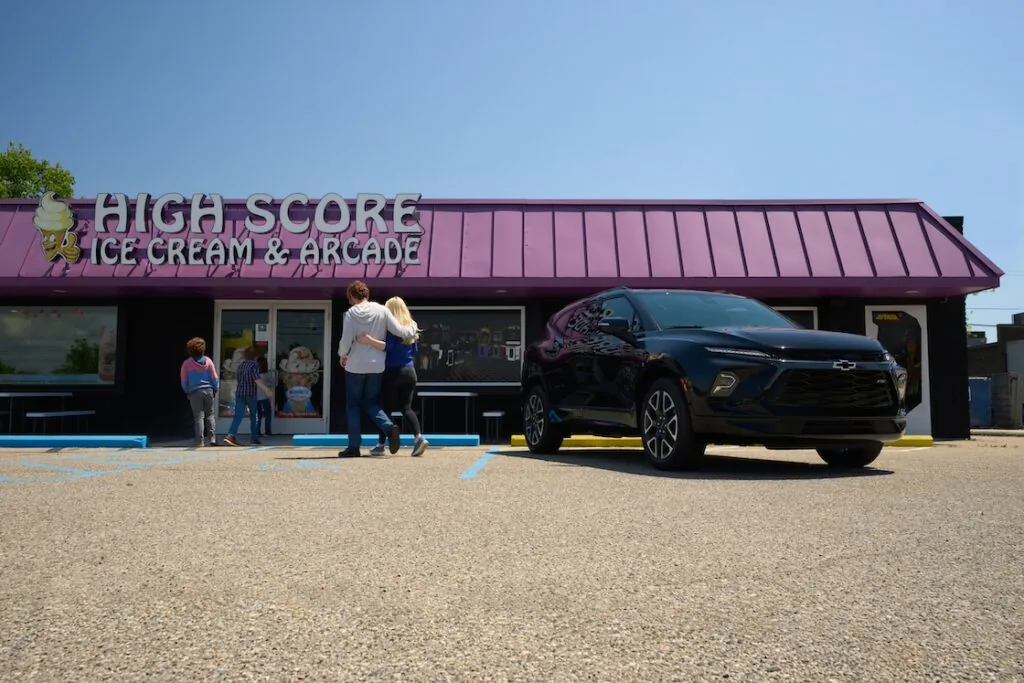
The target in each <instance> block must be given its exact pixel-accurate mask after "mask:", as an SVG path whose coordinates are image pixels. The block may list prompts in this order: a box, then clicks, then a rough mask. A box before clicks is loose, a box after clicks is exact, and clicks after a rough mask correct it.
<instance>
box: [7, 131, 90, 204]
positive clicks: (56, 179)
mask: <svg viewBox="0 0 1024 683" xmlns="http://www.w3.org/2000/svg"><path fill="white" fill-rule="evenodd" d="M74 191H75V176H73V175H72V174H71V171H69V170H67V169H66V168H64V167H63V166H61V165H60V164H51V163H50V162H49V161H45V160H41V159H36V158H35V157H33V156H32V152H31V151H29V149H28V148H27V147H25V145H22V144H21V143H18V144H17V145H15V144H14V143H13V142H11V143H8V145H7V149H6V150H4V151H2V152H0V197H4V198H7V199H38V198H39V197H41V196H42V194H43V193H44V192H53V193H54V194H55V195H57V196H58V197H61V198H62V199H70V198H71V197H72V196H74V195H73V193H74Z"/></svg>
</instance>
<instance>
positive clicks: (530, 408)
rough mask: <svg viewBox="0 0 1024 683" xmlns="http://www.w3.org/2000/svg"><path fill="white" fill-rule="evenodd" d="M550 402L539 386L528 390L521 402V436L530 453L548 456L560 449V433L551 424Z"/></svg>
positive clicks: (561, 435) (561, 436)
mask: <svg viewBox="0 0 1024 683" xmlns="http://www.w3.org/2000/svg"><path fill="white" fill-rule="evenodd" d="M550 411H551V402H550V401H549V400H548V396H547V394H546V393H545V392H544V390H543V389H542V388H540V387H539V386H535V387H533V388H532V389H530V390H529V391H528V392H527V394H526V398H525V399H524V400H523V436H524V437H526V447H527V448H529V449H530V452H531V453H537V454H538V455H550V454H553V453H557V452H558V449H559V448H561V447H562V438H563V436H564V435H563V433H562V431H561V430H560V429H559V428H558V427H556V426H555V425H553V424H551V418H550V416H549V414H550Z"/></svg>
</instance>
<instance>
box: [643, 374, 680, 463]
mask: <svg viewBox="0 0 1024 683" xmlns="http://www.w3.org/2000/svg"><path fill="white" fill-rule="evenodd" d="M643 426H644V446H645V447H646V448H647V452H648V453H650V454H651V455H652V456H654V458H655V459H657V460H666V459H667V458H669V457H671V455H672V452H673V451H674V450H675V447H676V442H677V440H678V439H679V412H678V410H677V409H676V402H675V401H674V400H672V397H671V396H669V394H668V392H667V391H664V390H661V389H659V390H657V391H655V392H654V393H652V394H651V396H650V398H648V399H647V404H646V405H645V406H644V422H643Z"/></svg>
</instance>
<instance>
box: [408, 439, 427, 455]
mask: <svg viewBox="0 0 1024 683" xmlns="http://www.w3.org/2000/svg"><path fill="white" fill-rule="evenodd" d="M429 445H430V442H429V441H427V440H426V439H424V438H423V437H422V436H421V437H420V438H418V439H416V443H414V444H413V445H412V457H414V458H418V457H419V456H421V455H423V451H425V450H427V446H429Z"/></svg>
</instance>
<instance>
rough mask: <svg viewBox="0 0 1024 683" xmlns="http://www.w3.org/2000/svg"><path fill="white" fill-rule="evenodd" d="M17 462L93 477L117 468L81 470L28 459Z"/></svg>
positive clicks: (36, 467) (27, 465) (41, 468)
mask: <svg viewBox="0 0 1024 683" xmlns="http://www.w3.org/2000/svg"><path fill="white" fill-rule="evenodd" d="M17 464H19V465H21V466H23V467H34V468H35V469H38V470H51V471H54V472H64V473H66V474H74V475H75V476H78V477H95V476H96V475H98V474H110V473H112V472H116V471H118V470H100V471H97V470H83V469H79V468H77V467H63V466H61V465H47V464H45V463H41V462H30V461H28V460H21V461H19V462H18V463H17Z"/></svg>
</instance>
